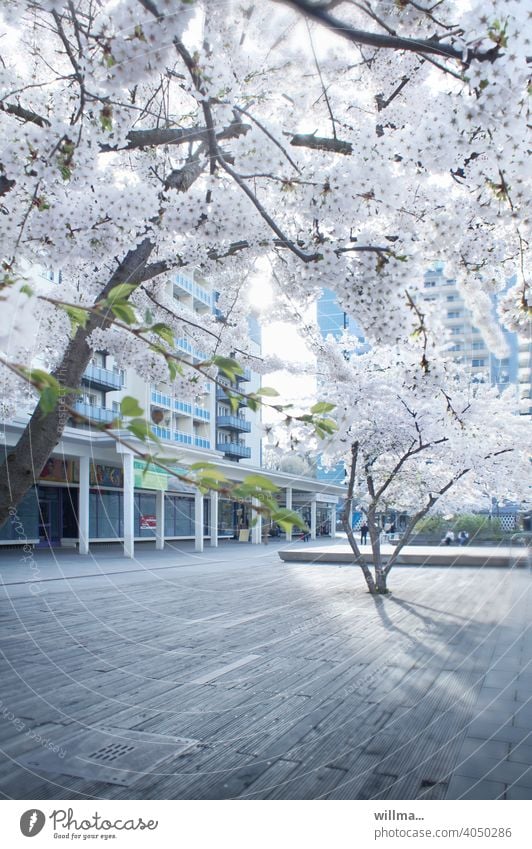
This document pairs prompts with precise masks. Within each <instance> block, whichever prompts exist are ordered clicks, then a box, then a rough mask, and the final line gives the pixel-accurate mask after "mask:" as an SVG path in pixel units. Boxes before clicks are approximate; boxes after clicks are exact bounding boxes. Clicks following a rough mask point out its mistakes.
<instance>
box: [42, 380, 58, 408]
mask: <svg viewBox="0 0 532 849" xmlns="http://www.w3.org/2000/svg"><path fill="white" fill-rule="evenodd" d="M58 400H59V391H58V390H57V389H56V388H55V387H53V386H45V387H44V389H42V390H41V397H40V398H39V405H40V408H41V410H42V411H43V413H51V412H52V411H53V410H55V408H56V405H57V402H58Z"/></svg>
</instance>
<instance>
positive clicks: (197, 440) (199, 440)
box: [194, 436, 211, 448]
mask: <svg viewBox="0 0 532 849" xmlns="http://www.w3.org/2000/svg"><path fill="white" fill-rule="evenodd" d="M194 445H196V446H197V447H198V448H210V447H211V443H210V440H209V439H204V438H203V437H202V436H195V437H194Z"/></svg>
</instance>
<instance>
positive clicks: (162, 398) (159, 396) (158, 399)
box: [151, 391, 172, 407]
mask: <svg viewBox="0 0 532 849" xmlns="http://www.w3.org/2000/svg"><path fill="white" fill-rule="evenodd" d="M151 400H152V401H153V403H154V404H159V405H160V406H161V407H171V406H172V399H171V398H170V396H169V395H164V394H163V393H162V392H155V391H153V392H152V393H151Z"/></svg>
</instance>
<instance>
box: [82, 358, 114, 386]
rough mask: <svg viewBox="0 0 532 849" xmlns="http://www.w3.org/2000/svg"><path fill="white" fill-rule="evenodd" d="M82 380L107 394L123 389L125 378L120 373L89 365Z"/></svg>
mask: <svg viewBox="0 0 532 849" xmlns="http://www.w3.org/2000/svg"><path fill="white" fill-rule="evenodd" d="M82 380H83V383H88V384H89V386H94V387H95V388H98V389H103V390H104V391H107V392H109V391H116V390H117V389H122V387H123V385H124V378H123V376H122V375H121V374H120V372H116V371H112V370H111V369H109V368H102V367H101V366H95V365H93V364H92V363H89V365H88V366H87V368H86V369H85V371H84V372H83V376H82Z"/></svg>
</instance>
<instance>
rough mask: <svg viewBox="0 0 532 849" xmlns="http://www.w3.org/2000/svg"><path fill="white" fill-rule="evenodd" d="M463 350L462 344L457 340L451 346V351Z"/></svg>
mask: <svg viewBox="0 0 532 849" xmlns="http://www.w3.org/2000/svg"><path fill="white" fill-rule="evenodd" d="M461 350H462V346H461V345H460V343H459V342H455V344H454V345H451V347H450V348H449V351H461Z"/></svg>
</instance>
